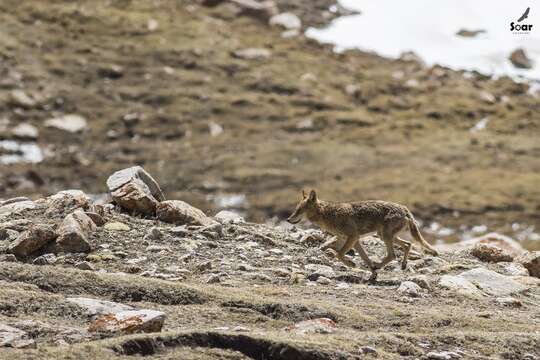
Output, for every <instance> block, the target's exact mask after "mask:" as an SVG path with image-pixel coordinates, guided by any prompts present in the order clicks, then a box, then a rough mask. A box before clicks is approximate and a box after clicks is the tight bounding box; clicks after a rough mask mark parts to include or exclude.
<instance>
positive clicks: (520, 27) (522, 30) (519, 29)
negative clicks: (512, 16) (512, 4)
mask: <svg viewBox="0 0 540 360" xmlns="http://www.w3.org/2000/svg"><path fill="white" fill-rule="evenodd" d="M529 11H531V8H530V7H528V8H527V10H525V12H524V13H523V15H521V16H520V17H519V19H518V20H517V22H518V24H516V23H515V22H513V21H512V22H511V23H510V31H512V32H513V33H514V34H528V33H529V32H530V31H531V30H532V27H533V26H532V25H530V24H519V23H521V22H522V21H523V20H525V19H527V18H528V17H529Z"/></svg>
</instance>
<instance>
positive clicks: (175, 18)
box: [0, 0, 540, 225]
mask: <svg viewBox="0 0 540 360" xmlns="http://www.w3.org/2000/svg"><path fill="white" fill-rule="evenodd" d="M295 4H304V2H298V3H295ZM298 6H300V5H298ZM282 8H283V6H282ZM290 8H291V9H293V10H298V9H297V7H295V6H292V5H291V6H290ZM300 8H302V7H300ZM228 9H229V8H228V7H227V6H223V5H221V6H218V7H215V8H206V7H201V6H199V5H197V4H196V3H195V2H189V1H108V2H105V1H99V2H95V1H47V2H44V1H38V0H26V1H15V0H4V1H2V2H1V3H0V37H1V41H0V59H1V62H0V73H1V74H2V75H1V78H2V81H1V86H0V98H1V99H2V101H0V118H8V119H9V120H10V125H9V126H8V128H7V130H5V131H3V132H2V133H0V136H1V137H2V138H4V139H8V138H10V137H11V135H10V127H12V126H15V125H17V124H19V123H23V122H27V123H31V124H33V125H34V126H36V127H37V128H38V129H39V130H40V135H39V138H38V143H39V144H40V145H41V146H42V147H43V148H45V149H47V154H48V155H47V158H46V160H45V161H44V162H42V163H41V164H39V165H34V166H29V165H24V164H16V165H9V166H8V165H2V171H1V173H0V196H1V197H9V196H13V195H21V194H25V195H27V194H29V193H33V194H42V193H53V192H55V191H56V190H60V189H64V188H82V189H85V190H86V191H87V192H96V193H97V192H103V191H104V190H105V186H104V183H103V182H102V180H101V179H103V178H104V175H105V174H109V173H111V172H112V171H113V170H116V169H119V168H123V167H126V166H128V165H132V164H141V165H144V166H145V168H147V170H149V171H150V172H151V173H152V174H154V175H155V176H156V178H158V179H159V181H160V183H161V184H162V186H163V188H164V190H165V191H166V193H168V194H169V196H170V197H171V198H181V199H185V200H187V201H190V202H192V203H194V204H195V205H198V206H200V207H202V208H203V209H206V210H208V209H211V208H213V207H214V206H215V204H214V203H212V201H210V200H209V196H211V195H213V194H216V193H233V194H234V193H240V194H246V195H247V200H248V203H249V206H250V207H249V215H250V217H251V218H252V219H259V220H260V219H262V218H265V217H268V216H269V215H278V216H282V215H284V214H285V213H286V212H287V211H288V209H289V207H290V206H291V205H292V204H293V203H294V202H295V200H296V196H297V192H298V191H299V189H301V188H302V187H308V188H309V187H314V188H318V189H319V191H320V195H321V197H322V198H326V199H332V200H338V201H339V200H341V201H344V200H352V199H366V198H380V199H386V200H391V201H398V202H402V203H405V204H407V205H408V206H410V207H411V208H412V209H413V210H414V211H415V212H416V213H417V214H419V215H420V217H422V218H424V219H428V220H429V219H436V220H438V221H440V222H445V221H446V222H451V221H454V222H460V223H469V224H477V223H493V224H496V225H502V224H507V223H510V222H513V221H519V222H529V223H535V224H537V225H538V213H539V211H540V210H539V206H540V204H539V203H538V199H539V198H540V188H539V187H538V183H539V180H540V175H539V171H540V160H539V159H540V156H539V155H540V145H539V142H538V136H539V133H540V131H539V125H540V118H539V115H538V114H539V113H540V112H539V111H538V110H539V107H540V102H539V101H538V99H537V98H536V97H534V96H532V95H530V94H528V93H527V85H524V84H516V83H514V82H513V81H511V80H509V79H504V78H503V79H500V80H489V79H486V78H485V77H483V76H481V75H479V74H473V75H472V77H471V78H466V77H465V76H464V75H463V74H462V73H460V72H454V71H449V70H446V69H443V68H440V67H435V68H429V69H428V68H424V67H422V66H421V65H420V64H418V63H417V62H414V61H404V60H399V61H391V60H387V59H383V58H380V57H378V56H376V55H373V54H367V53H362V52H359V51H351V52H347V53H344V54H339V55H338V54H333V53H332V52H331V49H330V48H329V47H328V46H322V45H319V44H316V43H315V42H313V41H310V40H307V39H304V38H292V39H283V38H281V36H280V31H279V30H278V29H275V28H270V27H268V26H266V25H265V24H263V23H261V22H260V21H257V20H255V19H252V18H249V17H237V16H234V14H232V13H230V12H229V10H228ZM302 9H304V10H302V11H303V12H304V13H305V12H306V10H305V7H304V8H302ZM302 11H300V10H298V12H299V13H300V14H302ZM150 19H154V20H156V21H157V22H158V24H159V26H158V28H157V30H155V31H149V30H148V28H147V24H148V21H149V20H150ZM311 22H312V23H316V22H317V21H311ZM253 47H255V48H265V49H268V50H269V51H270V52H271V55H270V57H269V58H266V59H259V60H245V59H239V58H236V57H234V56H233V55H232V53H233V52H234V51H235V50H238V49H243V48H253ZM115 66H120V67H121V69H118V68H116V67H115ZM111 69H112V70H111ZM348 85H349V86H348ZM351 85H352V86H351ZM347 86H348V89H346V88H347ZM15 88H22V89H24V90H25V91H26V92H27V93H29V94H30V95H35V96H39V97H41V99H40V101H39V104H38V106H36V107H35V108H32V109H17V108H16V107H14V106H13V105H10V104H9V102H8V101H7V99H8V95H9V92H10V91H11V90H13V89H15ZM346 90H348V91H346ZM486 94H487V95H486ZM490 95H492V96H490ZM68 113H76V114H80V115H82V116H84V117H86V118H87V119H88V122H89V129H88V131H86V132H84V133H83V134H80V135H76V136H74V135H69V136H67V135H64V134H58V133H55V132H54V131H53V130H52V129H47V128H45V127H44V120H46V119H48V118H50V117H52V116H55V115H61V114H68ZM131 113H138V114H139V116H138V117H135V119H134V118H133V117H131V118H130V117H128V118H127V119H126V118H124V120H122V119H123V117H124V116H125V115H126V114H131ZM486 117H487V118H488V119H489V122H488V125H487V128H486V129H485V130H483V131H480V132H478V133H476V134H472V133H471V132H470V131H469V129H470V128H471V127H473V126H474V125H475V124H476V123H477V122H478V121H480V120H481V119H484V118H486ZM209 123H217V124H219V125H221V126H222V127H223V129H224V131H223V133H222V134H220V135H219V136H216V137H212V136H210V134H209ZM456 210H457V211H458V212H459V214H460V215H462V218H460V219H458V220H453V219H454V215H453V214H455V211H456Z"/></svg>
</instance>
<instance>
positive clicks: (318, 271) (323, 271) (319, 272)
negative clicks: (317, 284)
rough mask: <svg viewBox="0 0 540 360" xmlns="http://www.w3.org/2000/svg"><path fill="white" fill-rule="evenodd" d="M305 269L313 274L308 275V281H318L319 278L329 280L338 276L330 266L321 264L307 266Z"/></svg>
mask: <svg viewBox="0 0 540 360" xmlns="http://www.w3.org/2000/svg"><path fill="white" fill-rule="evenodd" d="M304 268H305V269H306V270H307V271H309V272H311V274H309V275H308V279H309V280H312V281H316V280H317V279H318V278H319V276H324V277H327V278H329V279H331V278H333V277H334V276H336V273H335V272H334V269H332V268H331V267H330V266H328V265H321V264H307V265H306V266H304Z"/></svg>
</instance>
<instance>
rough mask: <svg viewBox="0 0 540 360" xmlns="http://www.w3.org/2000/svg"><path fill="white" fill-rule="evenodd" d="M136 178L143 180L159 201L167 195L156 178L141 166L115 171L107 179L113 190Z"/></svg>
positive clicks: (110, 189)
mask: <svg viewBox="0 0 540 360" xmlns="http://www.w3.org/2000/svg"><path fill="white" fill-rule="evenodd" d="M134 179H138V180H141V181H142V182H143V183H144V184H145V185H146V186H147V187H148V189H149V190H150V194H151V195H152V196H153V197H154V198H155V199H156V200H157V201H164V200H165V196H164V195H163V192H162V191H161V188H160V187H159V184H158V183H157V181H156V180H154V178H153V177H152V176H151V175H150V174H149V173H148V172H146V171H145V170H144V169H143V168H142V167H140V166H133V167H130V168H126V169H122V170H119V171H117V172H115V173H114V174H112V175H111V176H109V178H108V179H107V187H108V188H109V191H110V192H113V191H116V190H118V189H119V188H121V187H122V186H124V185H126V184H128V183H129V182H131V181H132V180H134Z"/></svg>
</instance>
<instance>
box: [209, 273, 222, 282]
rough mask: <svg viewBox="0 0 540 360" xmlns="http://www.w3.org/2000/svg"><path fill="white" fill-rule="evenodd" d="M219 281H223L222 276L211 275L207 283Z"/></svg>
mask: <svg viewBox="0 0 540 360" xmlns="http://www.w3.org/2000/svg"><path fill="white" fill-rule="evenodd" d="M219 282H221V277H220V276H219V274H214V275H210V276H209V277H208V279H207V280H206V283H207V284H217V283H219Z"/></svg>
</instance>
